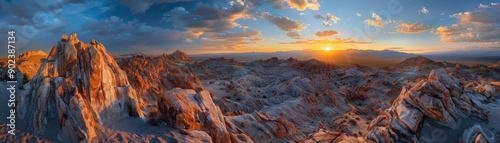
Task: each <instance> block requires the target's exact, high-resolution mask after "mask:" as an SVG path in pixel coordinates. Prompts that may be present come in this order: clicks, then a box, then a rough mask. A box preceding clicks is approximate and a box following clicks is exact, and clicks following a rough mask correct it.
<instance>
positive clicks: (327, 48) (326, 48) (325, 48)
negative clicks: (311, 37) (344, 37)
mask: <svg viewBox="0 0 500 143" xmlns="http://www.w3.org/2000/svg"><path fill="white" fill-rule="evenodd" d="M331 50H332V48H331V47H324V48H323V51H331Z"/></svg>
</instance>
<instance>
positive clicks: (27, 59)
mask: <svg viewBox="0 0 500 143" xmlns="http://www.w3.org/2000/svg"><path fill="white" fill-rule="evenodd" d="M46 58H47V53H45V52H43V51H42V50H38V51H28V52H26V53H23V54H20V55H19V56H18V57H17V58H16V68H15V70H16V80H17V83H18V85H17V86H18V87H19V88H23V86H24V84H25V83H27V82H28V81H30V80H31V79H32V78H33V76H35V74H36V72H37V71H38V68H40V66H41V65H42V62H44V61H45V60H46ZM7 60H8V59H7V58H1V59H0V80H3V79H8V80H10V79H9V78H7V72H8V70H7V69H8V68H7V66H8V61H7Z"/></svg>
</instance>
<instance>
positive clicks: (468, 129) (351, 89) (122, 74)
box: [0, 33, 500, 143]
mask: <svg viewBox="0 0 500 143" xmlns="http://www.w3.org/2000/svg"><path fill="white" fill-rule="evenodd" d="M103 43H105V42H103ZM103 43H101V42H100V41H96V40H93V39H92V40H91V41H90V42H84V41H80V40H79V39H78V37H77V34H76V33H73V34H71V35H69V36H66V35H63V36H62V37H61V39H60V40H59V41H58V42H57V43H55V46H54V47H53V48H52V50H51V51H50V53H48V54H47V53H45V52H43V51H30V52H27V53H25V54H22V55H19V56H18V57H17V59H18V60H17V65H18V68H17V71H18V73H17V78H16V79H17V85H18V89H17V93H18V94H17V97H16V103H17V104H16V105H17V106H16V108H15V109H16V111H17V112H16V117H17V118H16V119H17V120H16V130H15V134H16V135H15V136H12V135H9V134H1V135H0V140H3V141H6V142H217V143H226V142H465V143H472V142H481V143H482V142H497V141H500V124H499V122H500V112H498V111H499V110H500V100H499V99H498V98H499V97H500V62H498V63H496V64H493V65H481V64H477V65H465V64H460V63H451V62H444V61H434V60H431V59H428V58H426V57H423V56H415V57H411V58H407V59H405V60H402V61H401V62H398V63H397V64H392V65H390V66H381V67H374V66H364V65H358V64H352V65H335V64H331V63H327V62H324V61H322V60H317V59H308V60H298V59H295V58H293V57H290V58H287V59H280V58H276V57H269V58H267V59H262V60H253V61H250V62H239V61H237V60H234V59H229V58H224V57H220V58H209V59H205V60H199V61H192V60H190V56H189V55H187V54H186V53H184V52H182V51H179V50H178V51H175V52H173V53H171V54H163V55H155V56H153V55H141V54H137V55H132V56H129V57H121V58H120V59H118V60H116V59H115V57H113V55H111V54H110V53H109V52H108V51H107V50H106V47H105V46H104V44H103ZM1 65H2V69H1V71H0V75H2V76H1V77H6V74H7V73H6V70H5V69H6V65H5V62H2V64H1ZM3 80H7V79H3ZM1 85H2V90H1V92H2V96H1V98H2V99H1V104H2V105H3V104H4V102H6V101H7V100H8V99H7V98H8V96H3V95H4V94H5V95H7V94H8V91H6V90H4V88H7V86H8V84H7V83H6V82H2V84H1ZM4 98H5V99H4ZM5 104H6V103H5ZM0 110H1V112H0V114H1V116H2V117H6V116H8V109H6V108H1V109H0ZM7 124H8V120H0V126H1V127H0V131H1V132H2V133H4V132H7V131H6V130H7V129H8V127H7V126H8V125H7Z"/></svg>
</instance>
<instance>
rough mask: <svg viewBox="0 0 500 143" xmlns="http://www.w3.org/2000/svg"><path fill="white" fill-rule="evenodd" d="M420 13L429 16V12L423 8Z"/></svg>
mask: <svg viewBox="0 0 500 143" xmlns="http://www.w3.org/2000/svg"><path fill="white" fill-rule="evenodd" d="M420 12H422V13H424V14H429V10H427V7H423V8H422V10H420Z"/></svg>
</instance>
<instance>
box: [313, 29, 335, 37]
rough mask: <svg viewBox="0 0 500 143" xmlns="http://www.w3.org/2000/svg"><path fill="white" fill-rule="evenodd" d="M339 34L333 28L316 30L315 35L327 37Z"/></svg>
mask: <svg viewBox="0 0 500 143" xmlns="http://www.w3.org/2000/svg"><path fill="white" fill-rule="evenodd" d="M337 34H339V32H338V31H335V30H327V31H318V32H316V34H315V35H316V36H317V37H329V36H333V35H337Z"/></svg>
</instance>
